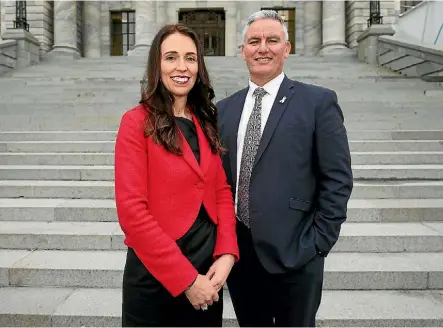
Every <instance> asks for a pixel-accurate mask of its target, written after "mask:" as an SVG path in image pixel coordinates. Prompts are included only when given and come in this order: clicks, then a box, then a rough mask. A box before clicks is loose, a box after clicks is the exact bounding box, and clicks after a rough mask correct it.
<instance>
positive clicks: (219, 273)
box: [185, 254, 235, 311]
mask: <svg viewBox="0 0 443 328" xmlns="http://www.w3.org/2000/svg"><path fill="white" fill-rule="evenodd" d="M234 262H235V258H234V256H233V255H230V254H224V255H222V256H220V257H219V258H218V259H217V260H215V262H214V263H213V264H212V266H211V267H210V268H209V270H208V272H207V273H206V275H201V274H199V275H198V276H197V278H196V280H195V281H194V283H193V284H192V285H191V287H190V288H189V289H188V290H186V291H185V295H186V297H187V298H188V300H189V302H190V303H191V304H192V306H193V307H194V308H195V309H196V310H200V309H201V310H203V311H205V310H207V309H208V306H210V305H212V304H213V302H218V299H219V296H218V292H219V291H220V289H221V288H222V287H223V285H224V284H225V282H226V279H227V278H228V275H229V273H230V272H231V269H232V266H233V265H234Z"/></svg>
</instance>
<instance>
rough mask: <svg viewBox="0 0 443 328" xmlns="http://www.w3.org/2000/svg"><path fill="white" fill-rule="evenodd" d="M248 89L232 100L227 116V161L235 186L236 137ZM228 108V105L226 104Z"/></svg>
mask: <svg viewBox="0 0 443 328" xmlns="http://www.w3.org/2000/svg"><path fill="white" fill-rule="evenodd" d="M248 90H249V88H245V89H243V90H241V91H240V92H239V93H238V95H237V97H236V98H235V99H234V100H233V104H232V107H231V109H230V112H229V115H230V116H231V118H232V119H230V120H229V122H232V123H231V126H230V127H229V131H228V133H227V135H228V136H229V149H230V151H229V159H230V161H231V163H230V164H231V173H232V180H233V181H232V182H233V185H234V186H236V185H237V138H238V137H237V135H238V126H239V124H240V118H241V114H242V112H243V106H244V105H245V100H246V95H247V94H248ZM228 106H229V104H228Z"/></svg>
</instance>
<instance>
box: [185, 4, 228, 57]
mask: <svg viewBox="0 0 443 328" xmlns="http://www.w3.org/2000/svg"><path fill="white" fill-rule="evenodd" d="M178 20H179V22H180V23H181V24H185V25H187V26H188V27H190V28H192V29H193V30H194V31H195V32H196V33H197V35H198V36H199V38H200V41H201V43H202V44H203V49H204V55H205V56H224V55H225V23H226V20H225V12H224V10H217V9H206V10H205V9H196V10H187V9H182V10H180V12H179V14H178Z"/></svg>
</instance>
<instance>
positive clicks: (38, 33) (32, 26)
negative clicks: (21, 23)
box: [2, 0, 54, 57]
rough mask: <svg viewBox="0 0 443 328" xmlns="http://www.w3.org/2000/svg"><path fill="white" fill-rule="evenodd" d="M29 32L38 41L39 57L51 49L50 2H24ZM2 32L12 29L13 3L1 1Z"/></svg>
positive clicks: (51, 21)
mask: <svg viewBox="0 0 443 328" xmlns="http://www.w3.org/2000/svg"><path fill="white" fill-rule="evenodd" d="M26 5H27V6H26V10H27V19H28V24H29V32H31V33H32V34H33V35H34V36H35V37H36V38H37V39H38V40H39V41H40V57H42V56H43V55H44V54H46V53H47V52H48V51H50V50H51V49H52V45H53V42H54V29H53V3H52V1H42V0H35V1H26ZM2 8H3V11H4V15H3V18H4V21H3V18H2V30H4V29H6V28H13V27H14V20H15V1H5V0H2Z"/></svg>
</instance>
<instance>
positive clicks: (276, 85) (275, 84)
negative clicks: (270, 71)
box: [249, 72, 285, 96]
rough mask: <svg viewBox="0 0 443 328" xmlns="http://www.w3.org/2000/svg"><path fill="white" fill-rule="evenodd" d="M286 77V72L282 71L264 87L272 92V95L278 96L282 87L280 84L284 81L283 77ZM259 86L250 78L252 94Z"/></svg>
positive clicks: (268, 91) (269, 92)
mask: <svg viewBox="0 0 443 328" xmlns="http://www.w3.org/2000/svg"><path fill="white" fill-rule="evenodd" d="M284 78H285V74H284V73H283V72H281V73H280V74H279V75H277V76H276V77H275V78H273V79H272V80H271V81H269V82H268V83H266V84H265V85H264V86H263V87H262V88H263V89H265V91H266V92H267V93H268V94H270V95H271V96H277V93H278V90H279V89H280V85H281V83H282V82H283V79H284ZM257 88H258V85H257V84H255V83H254V82H252V81H251V80H249V92H250V94H251V95H252V94H253V93H254V91H255V89H257Z"/></svg>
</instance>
